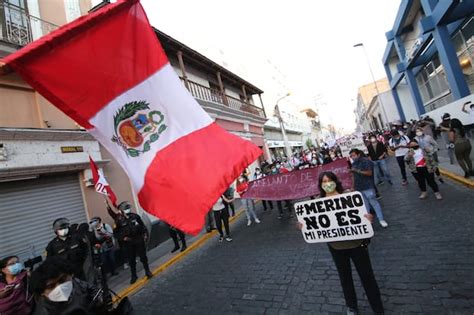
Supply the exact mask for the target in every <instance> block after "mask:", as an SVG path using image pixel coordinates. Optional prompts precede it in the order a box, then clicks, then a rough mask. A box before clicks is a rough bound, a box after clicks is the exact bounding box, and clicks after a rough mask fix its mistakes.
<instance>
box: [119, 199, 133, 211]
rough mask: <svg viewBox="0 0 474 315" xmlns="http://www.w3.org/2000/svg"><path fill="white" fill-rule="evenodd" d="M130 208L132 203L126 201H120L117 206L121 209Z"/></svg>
mask: <svg viewBox="0 0 474 315" xmlns="http://www.w3.org/2000/svg"><path fill="white" fill-rule="evenodd" d="M130 208H132V205H131V204H130V202H128V201H122V202H121V203H120V204H119V205H118V207H117V209H119V210H122V211H123V210H126V209H130Z"/></svg>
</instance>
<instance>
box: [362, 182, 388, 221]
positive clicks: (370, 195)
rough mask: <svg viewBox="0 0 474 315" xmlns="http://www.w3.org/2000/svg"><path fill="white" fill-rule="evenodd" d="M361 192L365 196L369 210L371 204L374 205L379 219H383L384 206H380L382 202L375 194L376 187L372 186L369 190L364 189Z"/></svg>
mask: <svg viewBox="0 0 474 315" xmlns="http://www.w3.org/2000/svg"><path fill="white" fill-rule="evenodd" d="M361 193H362V196H363V197H364V201H365V203H366V207H367V210H368V209H369V205H370V206H372V208H374V211H375V213H376V214H377V219H379V221H381V220H383V213H382V206H380V203H379V201H378V200H377V198H376V196H375V189H373V188H370V189H367V190H362V191H361Z"/></svg>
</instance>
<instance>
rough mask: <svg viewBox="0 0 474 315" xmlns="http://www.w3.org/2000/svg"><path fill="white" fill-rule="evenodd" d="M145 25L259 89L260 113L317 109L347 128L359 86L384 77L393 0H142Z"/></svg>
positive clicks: (352, 119)
mask: <svg viewBox="0 0 474 315" xmlns="http://www.w3.org/2000/svg"><path fill="white" fill-rule="evenodd" d="M141 2H142V4H143V6H144V8H145V10H146V12H147V15H148V18H149V20H150V23H151V24H152V25H153V26H155V27H156V28H158V29H159V30H161V31H163V32H165V33H167V34H168V35H170V36H172V37H174V38H175V39H177V40H179V41H181V42H182V43H184V44H186V45H187V46H189V47H191V48H193V49H195V50H197V51H199V52H200V53H201V54H203V55H205V56H207V57H208V58H210V59H212V60H213V61H215V62H217V63H219V64H221V65H223V66H224V67H226V68H227V69H229V70H230V71H232V72H234V73H236V74H237V75H239V76H241V77H242V78H244V79H245V80H247V81H248V82H250V83H252V84H254V85H256V86H257V87H259V88H260V89H262V90H263V91H264V92H265V93H264V94H263V102H264V104H265V108H266V109H267V115H268V114H269V113H271V112H272V109H273V107H274V105H275V102H276V101H277V99H278V98H279V97H281V96H283V95H285V94H287V93H288V92H290V93H291V95H290V96H289V97H287V98H285V99H284V100H282V101H281V103H280V106H281V107H282V109H283V110H285V109H286V110H295V111H299V110H301V109H303V108H308V107H309V108H313V109H316V110H317V111H318V112H319V114H320V118H321V122H322V123H323V124H333V125H335V126H336V127H338V128H344V130H345V131H347V132H350V131H352V130H353V129H354V128H355V117H354V112H353V111H354V108H355V106H356V99H357V89H358V87H359V86H361V85H364V84H368V83H371V82H372V77H371V75H370V71H369V67H368V65H367V60H366V58H365V55H364V51H363V49H362V48H361V47H359V48H354V47H353V45H354V44H357V43H364V46H365V49H366V51H367V55H368V57H369V62H370V65H371V67H372V70H373V72H374V76H375V77H376V79H380V78H383V77H385V76H386V75H385V71H384V68H383V64H382V61H381V60H382V56H383V53H384V51H385V46H386V38H385V33H386V32H387V31H389V30H390V29H391V28H392V26H393V23H394V20H395V16H396V14H397V11H398V7H399V5H400V0H332V1H329V0H312V1H310V0H295V1H288V0H287V1H283V0H273V1H267V0H260V1H255V0H253V1H251V0H239V1H229V0H227V1H218V0H198V1H191V0H182V1H169V0H166V1H165V0H142V1H141Z"/></svg>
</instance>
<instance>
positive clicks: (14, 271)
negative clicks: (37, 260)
mask: <svg viewBox="0 0 474 315" xmlns="http://www.w3.org/2000/svg"><path fill="white" fill-rule="evenodd" d="M23 269H25V266H23V264H22V263H19V262H17V263H16V264H13V265H11V266H8V271H9V272H10V273H11V274H12V275H17V274H19V273H20V272H21V271H22V270H23Z"/></svg>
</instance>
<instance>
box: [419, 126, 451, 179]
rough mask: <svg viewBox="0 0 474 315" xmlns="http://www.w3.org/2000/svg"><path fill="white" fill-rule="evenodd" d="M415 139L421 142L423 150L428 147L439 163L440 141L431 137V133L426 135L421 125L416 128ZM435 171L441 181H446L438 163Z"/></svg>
mask: <svg viewBox="0 0 474 315" xmlns="http://www.w3.org/2000/svg"><path fill="white" fill-rule="evenodd" d="M414 139H415V140H416V141H417V142H418V144H419V146H420V148H421V149H422V150H425V149H426V150H427V151H428V152H431V154H432V155H433V158H434V160H435V162H436V164H438V163H439V160H438V150H439V148H438V142H436V140H435V139H434V138H433V137H431V136H430V135H425V133H424V132H423V128H421V127H417V128H416V137H415V138H414ZM434 173H435V174H436V176H437V177H438V180H439V181H440V182H441V183H444V180H443V178H442V177H441V174H440V172H439V168H438V166H437V165H436V166H435V167H434Z"/></svg>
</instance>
